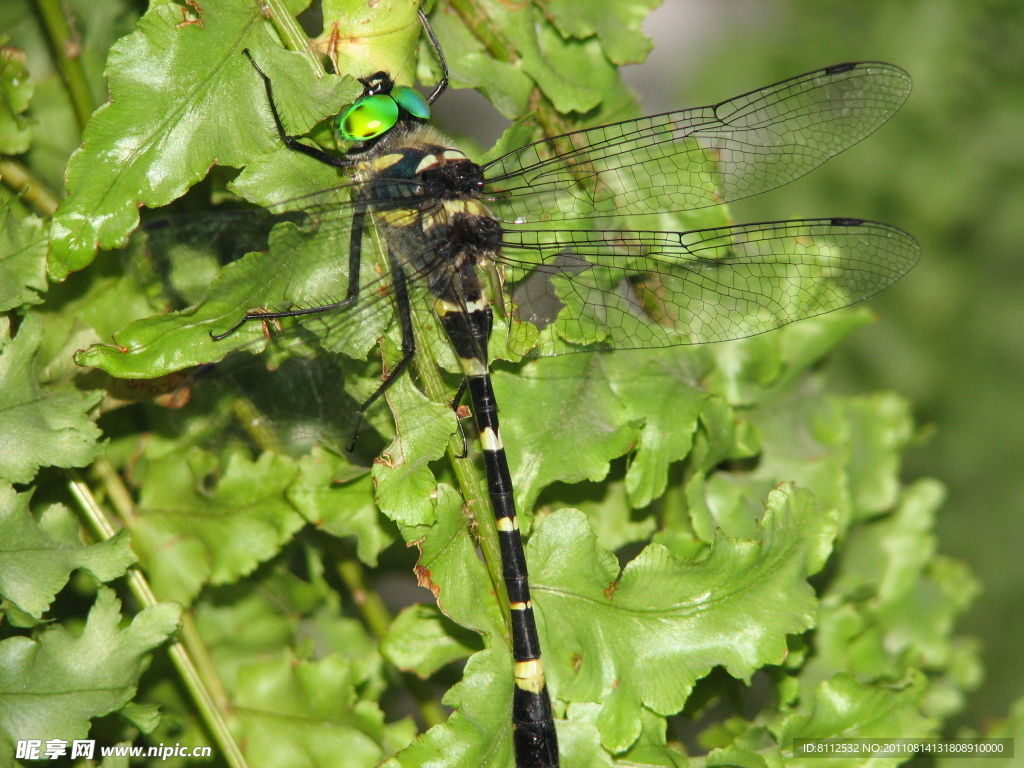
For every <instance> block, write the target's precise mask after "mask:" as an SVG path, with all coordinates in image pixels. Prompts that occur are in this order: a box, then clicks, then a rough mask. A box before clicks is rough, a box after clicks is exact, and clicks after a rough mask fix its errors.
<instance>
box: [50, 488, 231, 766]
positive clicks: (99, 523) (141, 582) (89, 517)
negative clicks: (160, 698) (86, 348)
mask: <svg viewBox="0 0 1024 768" xmlns="http://www.w3.org/2000/svg"><path fill="white" fill-rule="evenodd" d="M68 474H69V477H70V479H69V481H68V485H69V488H70V491H71V494H72V495H73V496H74V497H75V499H76V500H77V501H78V504H79V508H80V509H81V511H82V514H83V516H84V517H85V521H86V523H87V524H88V526H89V530H90V531H91V532H92V534H93V535H94V536H95V537H96V538H97V539H98V540H102V541H106V540H107V539H110V538H111V537H113V536H114V535H115V533H116V531H115V529H114V526H113V525H111V523H110V521H109V519H108V518H107V515H106V513H105V512H104V511H103V509H102V508H101V507H100V505H99V503H98V502H97V501H96V497H95V496H93V493H92V489H91V488H89V485H88V484H87V483H86V482H85V481H84V480H83V479H82V477H81V475H80V473H79V472H78V471H77V470H74V469H72V470H68ZM115 475H116V473H115ZM117 485H120V478H118V480H117V482H115V483H114V486H115V488H114V490H113V492H112V493H111V497H112V498H114V499H117V500H118V503H123V501H124V499H126V498H128V499H130V495H129V494H127V489H124V493H121V491H120V490H119V489H117V488H116V486H117ZM127 580H128V588H129V590H130V591H131V593H132V595H133V596H134V597H135V599H136V600H137V601H138V603H139V605H141V606H143V607H144V608H149V607H152V606H155V605H156V604H157V602H158V601H157V599H156V596H155V595H154V594H153V590H152V588H151V587H150V586H149V581H148V580H147V579H146V577H145V575H144V574H143V573H142V571H141V570H140V569H139V568H138V567H136V566H133V567H132V568H129V569H128V573H127ZM167 653H168V654H169V655H170V658H171V662H172V663H173V664H174V667H175V669H177V670H178V675H179V676H180V677H181V680H182V682H183V683H184V684H185V687H186V688H187V689H188V691H189V693H190V694H191V696H192V699H193V701H195V703H196V706H197V707H198V709H199V714H200V717H202V719H203V721H204V723H205V724H206V727H207V728H208V729H209V731H210V734H211V735H212V736H213V739H214V741H215V742H216V743H217V745H218V747H219V748H220V751H221V754H222V755H223V757H224V760H225V762H227V764H228V765H229V766H230V768H248V764H247V763H246V760H245V756H244V755H242V751H241V750H240V749H239V747H238V744H236V743H235V739H234V737H233V736H232V735H231V731H230V730H229V729H228V725H227V722H226V721H225V720H224V718H223V716H222V715H221V712H222V710H226V709H227V708H228V707H229V702H228V700H227V696H226V694H225V693H224V690H223V687H222V686H221V685H220V678H219V676H218V675H217V673H216V670H214V668H213V663H212V661H211V660H210V658H209V654H207V653H206V646H205V644H204V643H203V641H202V639H201V638H200V637H199V633H198V631H197V630H196V627H195V624H194V623H193V622H192V619H191V617H190V616H189V615H188V614H185V616H184V618H183V623H182V630H181V639H173V640H171V641H170V643H169V644H168V647H167Z"/></svg>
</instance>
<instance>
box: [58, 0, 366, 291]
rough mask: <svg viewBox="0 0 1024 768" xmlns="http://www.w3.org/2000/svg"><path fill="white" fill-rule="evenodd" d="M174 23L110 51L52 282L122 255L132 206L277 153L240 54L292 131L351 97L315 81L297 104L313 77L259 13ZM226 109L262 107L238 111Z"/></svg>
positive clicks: (163, 199)
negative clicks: (271, 90) (273, 90)
mask: <svg viewBox="0 0 1024 768" xmlns="http://www.w3.org/2000/svg"><path fill="white" fill-rule="evenodd" d="M180 21H181V9H180V7H179V6H177V5H175V4H173V3H167V4H158V5H155V6H152V7H151V8H150V10H149V12H147V13H146V15H145V16H143V17H142V18H141V19H140V20H139V23H138V29H137V31H135V32H133V33H132V34H131V35H129V36H127V37H125V38H122V39H121V40H119V41H118V42H117V43H116V44H115V45H114V46H113V47H112V48H111V51H110V59H109V63H108V68H107V76H108V80H109V84H110V95H111V98H110V101H109V102H108V103H107V104H105V105H104V106H103V107H101V108H100V109H99V110H97V112H96V114H95V115H94V116H93V119H92V120H91V121H90V122H89V125H88V127H87V128H86V130H85V133H84V135H83V145H82V148H81V149H80V150H79V151H78V152H76V153H75V154H74V156H73V157H72V158H71V161H70V163H69V164H68V172H67V187H68V198H67V200H65V202H64V204H63V205H62V206H61V208H60V211H59V212H58V214H57V216H56V217H55V218H54V222H53V242H52V245H51V255H52V260H51V262H50V271H51V274H52V275H53V276H54V278H56V279H58V280H62V279H64V278H65V277H66V276H67V274H68V273H69V272H71V271H74V270H77V269H81V268H82V267H84V266H86V265H87V264H88V263H89V262H90V261H91V260H92V255H93V252H94V250H95V248H96V247H97V246H99V247H101V248H112V247H114V246H118V245H121V244H122V243H123V242H124V241H125V239H126V237H127V235H128V233H129V232H130V231H131V230H132V229H133V228H134V227H135V226H136V225H137V224H138V221H139V218H138V208H139V206H140V205H148V206H150V207H156V206H160V205H166V204H167V203H169V202H170V201H171V200H174V199H175V198H177V197H180V196H181V195H182V194H183V193H184V192H185V190H187V189H188V188H189V187H190V186H191V185H192V184H194V183H196V182H197V181H198V180H199V179H201V178H203V177H204V176H205V175H206V173H207V171H208V170H209V168H210V167H211V166H212V165H213V164H214V163H217V164H220V165H228V166H233V167H241V166H242V165H244V164H245V163H246V162H247V161H248V160H249V159H250V158H252V157H253V156H254V155H257V154H260V153H263V152H267V151H270V150H272V149H274V148H276V146H277V140H276V138H275V137H274V136H273V133H272V130H271V127H270V125H269V124H268V122H265V121H268V120H269V118H268V117H267V116H266V111H265V107H263V106H262V105H264V104H266V93H265V91H264V87H263V83H262V82H261V81H260V80H259V78H258V76H257V74H256V72H254V71H253V67H252V64H250V62H249V61H248V60H247V59H246V58H245V56H243V55H242V50H243V49H245V48H248V49H249V50H250V51H251V52H252V55H253V57H254V58H255V59H256V60H257V61H258V62H261V63H263V64H266V66H267V69H268V70H270V71H271V72H272V75H273V78H274V82H275V84H277V85H278V86H279V91H280V98H281V99H282V101H280V102H278V105H279V107H280V109H281V111H282V113H283V115H284V119H285V122H286V124H287V125H288V126H289V129H290V130H292V131H294V132H296V133H303V132H305V131H307V130H309V128H310V127H312V125H313V124H314V123H315V122H317V121H318V120H320V119H321V118H323V117H324V116H326V115H328V114H334V113H336V112H337V110H338V109H340V107H341V105H342V104H344V103H345V102H346V100H350V99H351V96H352V89H351V88H350V87H348V86H347V85H344V84H343V81H342V80H341V78H325V79H324V80H322V81H321V82H320V87H319V88H318V89H317V93H316V95H315V97H312V98H309V99H308V100H305V96H307V95H308V94H309V84H310V83H313V82H316V71H315V69H314V67H313V66H312V64H311V62H310V60H309V59H305V58H304V57H303V56H301V55H298V54H288V53H285V52H283V51H281V49H280V47H279V46H278V44H277V42H276V40H274V38H273V37H272V35H271V33H270V31H269V29H268V26H267V23H266V17H265V16H264V15H263V13H262V9H261V8H260V7H259V5H258V4H255V3H254V4H249V5H246V4H243V3H227V4H221V3H216V4H213V5H209V6H203V10H202V22H203V23H202V24H187V25H181V24H180V23H179V22H180ZM271 63H272V64H273V66H272V67H271ZM298 81H301V82H302V83H303V87H302V88H298V89H296V88H294V86H295V85H296V82H298ZM299 94H302V96H301V97H300V96H299ZM233 104H246V105H260V106H259V107H254V108H253V111H252V112H251V113H247V112H246V111H245V110H238V109H233V108H231V107H230V106H229V105H233ZM314 105H315V106H314ZM257 110H258V111H257Z"/></svg>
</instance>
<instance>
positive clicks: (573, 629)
mask: <svg viewBox="0 0 1024 768" xmlns="http://www.w3.org/2000/svg"><path fill="white" fill-rule="evenodd" d="M761 526H762V531H761V540H760V541H757V542H755V541H743V540H739V539H730V538H727V537H725V536H721V535H720V536H718V537H716V539H715V541H714V544H713V545H712V548H711V550H710V552H709V554H708V556H707V558H706V559H704V560H703V561H702V562H700V563H694V562H691V561H687V560H682V559H679V558H676V557H673V556H672V555H671V554H669V552H668V550H667V549H665V548H664V547H661V546H659V545H655V544H652V545H650V546H648V547H647V548H646V549H645V550H644V551H643V552H642V553H641V554H640V555H639V556H637V557H636V558H635V559H634V560H633V561H632V562H630V563H629V564H628V565H627V566H626V567H625V568H624V569H623V570H622V572H621V574H620V573H619V567H618V562H617V560H616V559H615V557H614V556H613V555H612V554H611V553H609V552H603V551H601V550H600V549H598V548H597V546H596V539H595V537H594V535H593V533H592V532H591V531H590V529H589V527H588V526H587V523H586V520H585V519H584V518H583V516H582V515H581V514H580V513H578V512H574V511H571V510H563V511H560V512H558V513H555V514H553V515H551V516H550V517H548V518H547V519H546V520H544V522H543V523H542V524H541V525H540V527H539V528H538V531H537V533H536V534H535V535H534V536H533V537H532V538H531V540H530V543H529V547H528V554H529V557H530V566H531V568H530V572H531V575H532V577H533V582H534V587H533V593H534V603H535V604H536V605H537V607H538V612H539V616H538V625H539V627H540V631H541V635H542V638H543V640H544V641H545V642H546V645H545V646H544V647H545V648H547V649H548V651H547V653H546V654H545V658H546V659H547V667H548V670H549V679H550V680H551V682H552V687H553V690H554V694H555V695H556V696H557V698H559V699H561V700H564V701H595V702H601V703H602V712H601V715H600V717H599V719H598V725H599V728H600V730H601V741H602V743H603V744H604V745H605V747H606V748H608V749H610V750H612V751H614V752H618V751H621V750H624V749H626V748H628V747H629V746H630V745H631V744H633V743H634V742H635V741H636V739H637V738H638V736H639V734H640V712H641V708H642V707H648V708H649V709H651V710H653V711H654V712H656V713H658V714H661V715H668V714H672V713H674V712H677V711H679V710H680V709H682V707H683V705H684V704H685V703H686V699H687V697H688V696H689V693H690V690H691V689H692V687H693V685H694V683H695V682H696V681H697V680H698V679H700V678H701V677H704V676H705V675H706V674H707V673H708V672H709V671H710V670H711V668H712V667H713V666H716V665H721V666H724V667H725V669H726V670H727V671H728V672H729V674H731V675H733V676H734V677H739V678H742V679H749V677H750V675H752V674H753V673H754V672H755V671H756V670H757V669H758V668H760V667H761V666H763V665H765V664H779V663H781V662H782V660H783V659H784V658H785V656H786V652H787V646H786V635H788V634H792V633H799V632H803V631H805V630H806V629H808V628H810V627H811V626H813V624H814V616H815V605H816V603H815V600H814V594H813V591H812V590H811V588H810V586H809V585H808V584H807V582H806V577H807V576H808V575H809V574H810V573H812V572H813V571H814V570H816V569H817V568H820V565H821V562H822V555H823V553H824V552H825V551H827V548H828V547H829V546H830V542H831V540H832V538H833V537H834V535H835V532H836V516H835V514H834V513H831V514H830V513H828V512H827V511H826V510H823V509H821V508H820V507H819V506H818V505H817V503H816V502H815V501H814V500H813V497H811V495H810V494H808V493H807V492H806V491H797V490H795V489H793V488H791V487H785V486H784V487H783V488H782V489H780V490H779V491H775V492H773V494H772V496H771V497H770V501H769V507H768V511H767V512H766V514H765V517H764V519H763V521H762V523H761ZM638 637H643V638H644V642H643V643H642V645H639V646H638V645H637V643H636V639H637V638H638Z"/></svg>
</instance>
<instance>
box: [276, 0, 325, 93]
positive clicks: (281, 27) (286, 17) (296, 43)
mask: <svg viewBox="0 0 1024 768" xmlns="http://www.w3.org/2000/svg"><path fill="white" fill-rule="evenodd" d="M262 1H263V5H264V7H265V8H266V9H267V17H268V18H269V19H270V23H271V24H273V25H274V29H275V30H276V31H277V34H278V35H280V36H281V42H282V43H284V47H285V48H287V49H288V50H289V51H299V52H301V53H305V54H308V55H309V59H310V61H311V62H312V63H313V66H314V67H316V72H317V77H324V76H325V75H326V74H327V70H325V69H324V65H323V63H322V62H321V60H320V57H319V56H316V55H313V51H312V49H311V47H310V44H309V38H308V37H306V33H305V32H304V31H303V29H302V25H300V24H299V22H298V20H296V18H295V17H294V16H292V14H291V13H290V12H289V11H288V6H287V5H286V4H285V2H284V0H262Z"/></svg>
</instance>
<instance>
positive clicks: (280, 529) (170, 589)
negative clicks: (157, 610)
mask: <svg viewBox="0 0 1024 768" xmlns="http://www.w3.org/2000/svg"><path fill="white" fill-rule="evenodd" d="M217 469H218V468H217V464H216V460H215V459H214V458H213V457H212V456H211V455H210V454H208V453H205V452H203V451H200V450H198V449H193V450H192V451H190V452H189V453H188V454H187V455H186V456H181V455H176V454H172V455H170V456H168V457H166V458H163V459H160V460H157V461H155V462H154V466H153V467H152V468H151V469H150V472H149V476H148V478H147V482H146V483H145V485H144V487H143V489H142V495H141V497H140V498H139V509H138V511H137V516H138V520H137V523H136V525H135V526H134V528H133V538H134V542H135V547H136V549H137V550H138V551H139V554H140V557H141V559H142V562H143V564H144V565H145V566H146V570H147V572H148V573H149V575H150V578H151V580H152V583H153V589H154V591H155V592H156V593H157V595H159V596H160V597H161V598H163V599H170V600H177V601H178V602H180V603H182V604H183V605H188V604H190V603H191V602H192V599H193V598H194V597H195V595H196V594H197V593H198V592H199V590H200V589H201V588H202V586H203V585H204V584H205V583H207V582H210V583H213V584H226V583H229V582H232V581H235V580H236V579H238V578H240V577H242V576H244V575H246V574H248V573H250V572H251V571H252V570H253V569H254V568H256V566H257V565H259V564H260V563H261V562H263V561H265V560H268V559H269V558H271V557H273V556H274V555H276V554H277V553H278V552H279V551H280V549H281V547H282V546H283V545H284V543H285V542H287V541H288V540H289V539H290V538H291V536H292V534H294V533H295V531H297V530H298V529H299V528H301V527H302V525H303V522H304V521H303V519H302V517H301V516H300V515H299V514H298V512H296V511H295V509H294V508H292V506H291V505H290V504H289V503H288V501H287V499H286V498H285V492H286V490H287V488H288V486H289V484H290V483H291V482H292V480H293V479H294V477H295V474H296V472H297V471H298V468H297V467H296V465H295V462H294V461H292V460H290V459H288V458H287V457H283V456H275V455H273V454H270V453H264V454H263V455H262V456H260V458H259V459H258V460H257V461H255V462H251V461H249V460H247V459H245V458H244V457H242V456H241V455H238V454H236V455H234V456H232V457H231V458H230V460H229V461H228V463H227V466H226V467H224V469H223V475H222V476H220V477H219V478H216V479H215V481H214V482H213V487H212V488H211V487H210V485H211V479H212V478H215V477H216V475H215V473H216V472H217Z"/></svg>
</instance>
